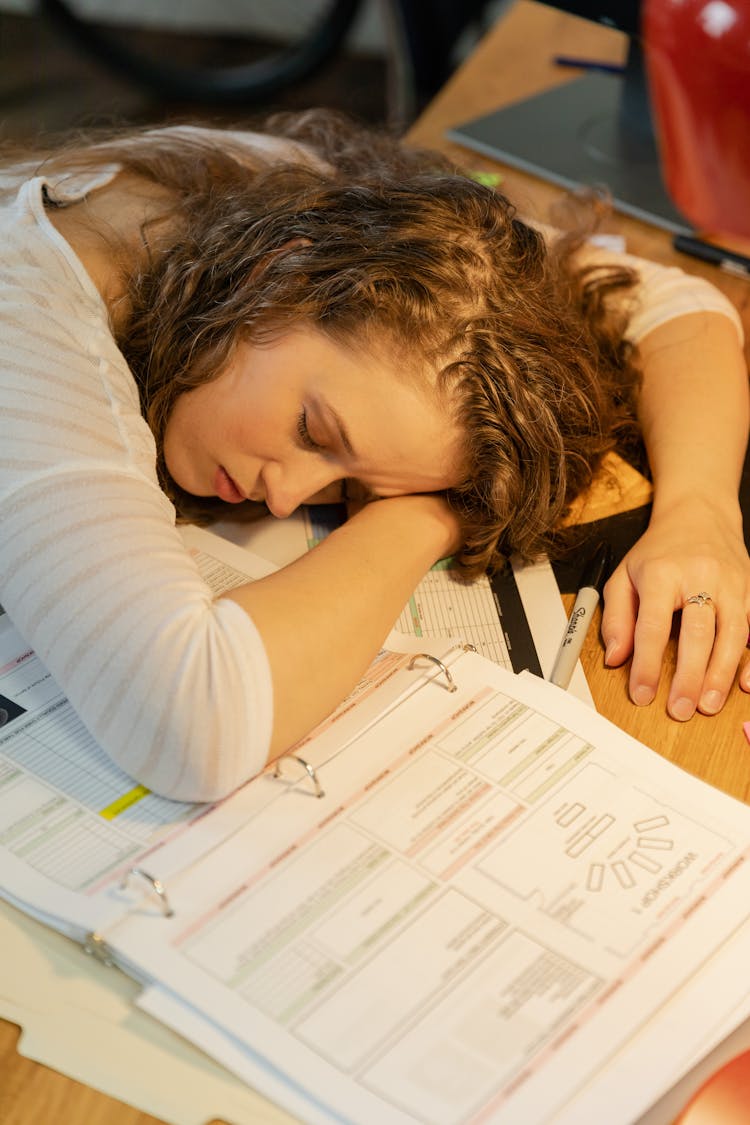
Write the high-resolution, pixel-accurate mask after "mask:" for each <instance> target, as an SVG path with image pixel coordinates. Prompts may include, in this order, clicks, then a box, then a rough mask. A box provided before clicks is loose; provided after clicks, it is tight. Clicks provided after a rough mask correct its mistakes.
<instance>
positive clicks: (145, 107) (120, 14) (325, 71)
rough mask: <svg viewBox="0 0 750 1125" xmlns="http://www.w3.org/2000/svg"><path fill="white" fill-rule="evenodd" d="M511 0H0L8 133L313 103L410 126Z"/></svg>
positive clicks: (205, 118)
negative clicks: (429, 0) (427, 0)
mask: <svg viewBox="0 0 750 1125" xmlns="http://www.w3.org/2000/svg"><path fill="white" fill-rule="evenodd" d="M509 2H511V0H431V2H429V3H428V2H425V0H0V138H2V139H10V140H14V141H24V140H26V139H28V140H30V141H31V140H40V139H44V138H45V137H50V136H55V135H60V134H63V133H65V132H67V131H69V130H70V129H79V128H88V127H91V126H97V125H106V126H111V125H117V124H126V123H127V124H129V123H133V124H147V123H148V124H151V123H154V124H155V123H159V122H165V121H175V120H195V121H201V122H205V123H211V122H214V123H224V124H239V125H242V124H247V123H251V122H252V121H253V120H254V119H257V118H258V117H261V116H264V115H265V114H266V113H268V112H271V111H272V110H275V109H303V108H307V107H310V106H313V105H315V106H319V105H320V106H329V107H333V108H338V109H342V110H346V111H347V112H349V113H351V114H353V115H354V116H356V117H358V118H360V119H361V120H363V121H366V122H369V123H372V124H387V125H389V126H391V127H392V128H395V129H396V130H397V131H402V130H404V129H406V128H407V127H408V125H409V124H410V123H411V121H413V120H414V118H415V117H416V116H417V115H418V113H419V111H420V109H421V108H422V107H423V106H424V105H425V104H426V103H427V101H429V99H430V98H431V97H432V96H433V95H434V94H435V93H436V92H437V90H439V88H440V87H441V86H442V85H443V83H444V82H445V81H446V80H447V78H448V77H449V76H450V74H451V72H452V71H453V69H454V68H455V67H456V66H457V65H458V64H459V63H460V61H461V60H462V59H463V58H464V57H465V56H466V54H467V53H468V52H470V51H471V49H472V47H473V46H474V44H475V43H476V41H477V40H478V38H479V37H481V35H482V34H483V32H484V31H485V30H486V28H487V27H488V26H489V24H490V23H491V22H493V21H494V20H495V19H496V18H497V16H498V15H499V13H500V11H501V9H502V8H503V7H504V5H505V3H509Z"/></svg>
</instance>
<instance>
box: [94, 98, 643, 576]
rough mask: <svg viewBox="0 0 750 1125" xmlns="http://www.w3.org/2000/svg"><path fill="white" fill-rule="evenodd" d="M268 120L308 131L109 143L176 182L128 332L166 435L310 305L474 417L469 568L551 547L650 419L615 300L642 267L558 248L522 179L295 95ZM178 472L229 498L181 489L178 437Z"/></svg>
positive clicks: (118, 155) (466, 510)
mask: <svg viewBox="0 0 750 1125" xmlns="http://www.w3.org/2000/svg"><path fill="white" fill-rule="evenodd" d="M264 130H265V131H266V132H267V133H268V134H269V135H273V136H277V137H286V138H290V139H292V140H294V141H296V142H298V143H299V144H300V145H302V146H304V148H301V149H299V150H298V152H297V154H296V156H295V155H291V156H290V157H287V158H284V157H280V156H279V154H278V153H277V154H273V155H271V156H269V157H268V158H264V157H263V156H262V155H258V154H256V155H254V156H253V157H252V159H251V160H250V161H249V160H248V155H247V151H246V150H242V151H241V152H240V148H239V147H238V146H236V145H234V143H233V142H232V141H231V138H230V137H228V139H227V143H226V145H222V146H221V147H219V146H217V145H216V143H215V142H211V143H209V142H208V141H206V140H202V139H201V138H200V137H198V136H197V135H195V134H194V135H192V136H189V135H188V134H182V135H180V134H174V133H172V134H170V133H168V132H158V131H157V132H154V133H151V134H144V135H142V136H141V137H139V138H136V139H135V140H133V141H131V142H130V143H126V142H113V143H110V144H108V145H105V146H103V147H100V148H99V149H98V155H97V159H98V160H101V159H103V158H107V159H113V160H117V161H118V162H119V163H120V164H121V165H122V166H123V167H124V168H126V169H128V170H130V171H132V172H135V173H136V174H138V175H140V176H146V177H148V178H149V179H150V180H152V181H153V182H155V183H157V184H160V185H162V186H164V187H165V188H167V189H168V190H169V192H170V194H171V196H172V198H173V199H174V197H175V196H176V206H172V207H171V209H170V211H169V214H170V217H171V219H172V220H173V221H176V222H177V224H178V226H177V234H176V235H175V236H174V237H170V238H169V239H168V240H167V244H166V246H164V247H162V246H160V245H159V244H158V240H153V239H152V245H153V246H155V247H157V248H155V249H153V250H152V252H151V254H150V256H149V260H148V262H147V265H146V267H145V268H141V269H139V270H137V271H135V272H134V273H133V275H132V276H131V277H130V278H129V282H128V298H129V304H130V311H129V315H128V316H127V318H126V322H125V323H124V324H123V325H122V326H121V328H120V329H119V331H118V343H119V344H120V347H121V348H122V351H123V353H124V355H125V357H126V358H127V360H128V362H129V364H130V365H131V368H132V370H133V372H134V375H135V378H136V380H137V382H138V385H139V389H140V395H141V404H142V409H143V412H144V415H145V417H146V418H147V420H148V422H149V424H150V426H151V428H152V430H153V432H154V435H155V437H156V441H157V447H158V448H159V449H161V445H162V439H163V434H164V429H165V426H166V422H167V419H168V418H169V415H170V411H171V409H172V407H173V405H174V402H175V400H176V398H177V396H178V395H180V394H182V393H183V392H185V391H187V390H190V389H192V388H194V387H196V386H198V385H200V384H201V383H203V382H205V381H208V380H210V379H213V378H215V377H216V376H217V375H218V374H220V372H221V371H222V369H223V368H224V366H225V365H226V363H227V362H228V360H229V359H230V357H231V355H232V351H233V348H234V347H235V345H236V344H237V342H238V341H239V340H247V341H252V342H255V343H260V342H263V341H266V340H268V339H271V338H273V337H274V336H276V335H278V334H279V333H280V332H283V331H285V330H286V329H289V328H291V327H293V326H298V325H312V326H314V327H316V328H317V329H319V330H320V331H322V332H323V333H325V334H326V335H327V336H329V337H330V338H331V339H333V340H335V341H337V342H343V343H346V344H351V343H353V342H355V341H356V342H357V344H358V345H359V346H360V347H362V346H364V347H368V346H369V347H371V348H375V347H382V341H384V340H385V341H386V343H387V346H390V347H391V348H392V349H395V350H393V351H392V352H391V354H393V355H411V356H413V357H415V362H414V363H413V365H410V366H412V368H413V369H415V370H416V369H418V368H419V367H420V366H421V367H422V369H424V365H425V364H426V365H427V368H428V369H429V370H430V371H431V372H433V373H435V375H436V378H437V387H438V390H439V391H442V392H443V393H445V394H446V395H447V401H448V402H449V403H450V404H451V409H452V411H454V412H455V417H456V418H457V420H458V421H459V423H460V425H461V427H462V428H463V431H464V433H465V435H466V449H465V465H466V473H465V476H464V479H463V481H462V482H461V484H460V485H459V486H458V487H456V488H453V489H451V490H450V491H449V493H448V497H449V500H450V502H451V504H452V505H453V506H454V508H455V509H456V510H457V511H458V512H459V513H460V516H461V518H462V520H463V524H464V527H465V543H464V548H463V551H462V553H461V557H460V561H461V563H462V564H463V566H464V568H465V570H466V573H467V574H469V575H474V574H476V573H479V572H480V571H482V570H483V569H485V568H486V567H488V566H492V565H497V564H498V563H499V561H500V560H501V559H503V558H505V557H507V556H508V555H509V554H510V553H512V552H518V553H519V554H520V555H522V556H523V557H525V558H530V557H533V556H535V555H537V554H538V553H539V552H540V551H542V550H550V548H551V547H553V546H554V544H555V542H556V539H557V537H558V529H559V527H560V524H561V521H562V519H563V517H564V515H565V512H566V509H567V508H568V506H569V505H570V503H571V502H572V500H573V499H574V498H575V497H576V496H578V494H579V493H580V492H581V491H582V490H584V489H585V488H586V487H587V486H588V485H589V484H590V482H591V480H592V477H593V474H594V472H595V471H596V469H597V467H598V465H599V463H600V461H601V459H602V456H603V455H604V453H605V452H607V451H608V450H610V449H611V448H612V447H613V445H614V444H615V442H616V440H617V438H618V436H622V435H632V433H633V430H634V421H633V418H634V409H633V401H634V395H635V388H636V384H637V373H636V371H635V368H634V366H633V363H632V360H631V356H630V353H629V349H628V346H627V344H626V343H625V342H624V340H623V335H622V331H623V324H622V323H621V322H620V321H618V319H617V318H616V317H615V316H614V315H613V314H612V312H611V310H610V308H609V307H608V298H609V296H610V294H612V293H613V292H615V291H620V290H624V289H626V288H627V287H628V286H630V285H631V284H632V282H633V277H632V275H631V274H630V272H629V271H627V270H624V269H621V268H619V267H612V268H603V267H601V266H599V267H597V268H595V269H593V268H589V269H578V268H576V267H575V264H574V261H573V252H574V250H575V248H576V242H575V240H573V239H568V240H565V239H563V240H561V241H560V243H559V245H556V246H554V247H552V248H550V247H549V246H548V245H547V243H546V241H545V238H544V237H543V236H542V234H540V233H539V232H538V231H537V230H536V229H534V228H533V227H532V226H530V225H528V224H527V223H525V222H522V221H521V220H520V219H519V218H518V216H517V214H516V212H515V209H514V207H513V205H512V204H511V203H510V202H509V201H508V200H507V199H506V198H505V197H504V196H503V195H502V194H501V193H499V192H497V191H495V190H492V189H491V188H488V187H486V186H483V185H481V184H480V183H477V182H475V181H474V180H473V179H472V178H471V177H469V176H467V175H466V174H463V173H461V172H459V171H458V170H456V169H455V168H454V167H453V166H452V165H450V164H449V163H448V162H447V161H446V160H445V159H444V158H443V157H441V156H438V155H436V154H435V153H425V152H416V151H412V150H410V149H408V148H406V147H405V146H403V145H401V144H400V143H398V141H396V140H394V139H391V138H390V137H388V136H386V135H385V134H382V133H374V132H369V131H366V130H363V129H362V128H360V127H359V126H355V125H353V124H351V123H349V122H347V121H346V120H344V119H343V118H341V117H340V116H338V115H333V114H330V113H326V112H309V113H307V114H303V115H297V116H291V115H284V116H276V117H274V118H271V119H269V120H268V121H267V122H266V123H265V125H264ZM308 153H312V154H315V155H314V156H308V155H307V154H308ZM280 161H281V162H280ZM249 164H250V167H249ZM144 233H145V236H146V238H147V239H148V238H149V231H148V230H147V231H145V232H144ZM152 233H153V232H152ZM282 250H283V251H284V252H283V253H280V252H279V251H282ZM435 455H436V457H439V456H440V451H439V450H436V454H435ZM159 472H160V476H161V480H162V483H163V486H164V488H165V490H166V491H167V492H168V494H169V495H170V496H171V497H172V498H173V499H174V501H175V503H176V505H177V507H178V511H179V512H181V513H182V514H183V515H186V516H189V517H190V518H195V517H196V516H201V515H202V516H206V515H215V514H216V512H217V508H218V507H219V506H220V507H221V510H222V511H223V510H225V509H224V507H223V505H220V502H218V501H208V502H207V501H205V500H198V499H197V498H195V497H189V496H187V495H186V494H185V493H182V492H181V491H180V490H179V489H178V488H177V487H176V486H175V484H174V482H172V481H171V480H170V478H169V475H168V473H167V470H166V466H165V464H164V461H163V457H161V456H160V460H159Z"/></svg>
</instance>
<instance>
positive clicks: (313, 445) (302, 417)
mask: <svg viewBox="0 0 750 1125" xmlns="http://www.w3.org/2000/svg"><path fill="white" fill-rule="evenodd" d="M297 437H298V439H299V442H300V445H301V446H302V447H303V448H304V449H310V450H312V451H313V452H314V453H320V452H322V451H323V450H324V449H325V446H324V445H321V444H320V443H319V442H317V441H316V440H315V438H314V437H313V436H312V434H311V433H310V431H309V429H308V428H307V411H306V410H305V408H304V406H303V407H302V410H300V412H299V414H298V416H297Z"/></svg>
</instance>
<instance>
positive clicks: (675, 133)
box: [641, 0, 750, 239]
mask: <svg viewBox="0 0 750 1125" xmlns="http://www.w3.org/2000/svg"><path fill="white" fill-rule="evenodd" d="M641 21H642V31H643V49H644V55H645V64H646V73H647V76H648V82H649V88H650V95H651V103H652V107H653V110H654V119H655V126H656V132H657V139H658V143H659V152H660V156H661V162H662V171H663V175H664V179H665V183H666V187H667V190H668V192H669V194H670V195H671V197H672V200H673V202H674V203H675V205H676V206H677V207H678V208H679V210H680V211H682V212H683V214H684V215H685V216H686V218H687V219H688V220H689V221H690V222H691V223H692V224H693V226H695V227H696V228H697V229H699V230H701V231H706V232H709V233H711V234H714V233H715V234H727V235H734V236H737V237H740V238H748V239H750V0H644V2H643V5H642V9H641Z"/></svg>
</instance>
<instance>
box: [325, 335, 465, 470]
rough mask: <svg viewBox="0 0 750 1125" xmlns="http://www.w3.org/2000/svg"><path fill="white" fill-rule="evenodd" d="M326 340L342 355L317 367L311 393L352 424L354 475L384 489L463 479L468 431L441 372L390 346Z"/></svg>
mask: <svg viewBox="0 0 750 1125" xmlns="http://www.w3.org/2000/svg"><path fill="white" fill-rule="evenodd" d="M327 342H328V343H329V345H330V346H331V348H332V349H333V352H334V354H335V355H336V361H335V362H334V363H332V365H331V366H330V367H328V368H326V369H324V370H322V371H318V372H316V376H317V377H316V380H315V386H314V387H313V388H312V394H313V396H316V395H317V396H318V397H319V399H320V401H321V403H323V404H324V406H323V409H324V410H328V411H329V412H331V413H335V414H336V415H337V416H338V418H339V419H340V421H341V423H342V424H343V426H344V428H345V432H346V436H347V438H348V442H349V443H350V446H351V452H350V455H351V459H352V475H356V476H358V477H359V478H360V479H362V480H365V481H366V482H367V483H368V484H369V485H370V487H372V488H375V489H377V490H378V491H382V492H385V491H387V490H389V489H392V490H394V491H415V490H417V489H421V490H423V491H427V490H430V491H432V490H435V489H444V488H449V487H451V486H453V485H456V484H457V483H458V482H459V479H460V476H461V464H462V461H463V449H464V444H465V443H464V435H463V431H462V430H461V428H460V426H459V424H458V422H457V419H456V412H455V411H454V409H453V408H452V403H451V400H450V394H449V392H446V391H441V392H439V391H438V390H437V388H436V386H435V383H436V378H435V373H434V372H433V371H431V370H430V369H428V368H427V367H426V365H423V367H422V368H421V369H420V366H419V364H418V361H417V360H416V359H415V358H414V357H409V356H404V355H402V354H398V352H396V351H395V349H394V354H391V352H390V351H389V349H388V348H387V346H379V347H377V348H375V349H370V348H367V349H362V350H358V349H357V348H356V347H352V346H351V345H346V346H342V345H340V344H338V343H333V342H331V341H327Z"/></svg>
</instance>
